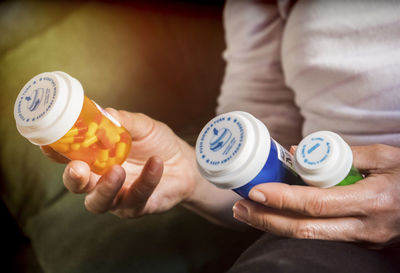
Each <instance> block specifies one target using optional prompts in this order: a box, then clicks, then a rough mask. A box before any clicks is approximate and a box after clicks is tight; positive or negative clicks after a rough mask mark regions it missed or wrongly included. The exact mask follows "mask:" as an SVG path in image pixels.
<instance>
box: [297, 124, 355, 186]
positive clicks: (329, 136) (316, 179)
mask: <svg viewBox="0 0 400 273" xmlns="http://www.w3.org/2000/svg"><path fill="white" fill-rule="evenodd" d="M294 166H295V169H296V171H297V173H298V174H299V175H300V176H301V178H302V179H303V180H304V182H306V183H307V184H308V185H311V186H315V187H320V188H329V187H332V186H342V185H350V184H353V183H355V182H357V181H359V180H361V179H363V176H362V175H361V174H360V173H359V172H358V170H357V169H356V168H355V167H354V166H353V153H352V151H351V149H350V147H349V145H348V144H347V143H346V142H345V141H344V140H343V139H342V138H341V137H340V136H339V135H338V134H336V133H333V132H330V131H319V132H315V133H312V134H310V135H308V136H306V137H305V138H304V139H303V140H302V141H301V142H300V143H299V145H298V147H297V150H296V154H295V161H294Z"/></svg>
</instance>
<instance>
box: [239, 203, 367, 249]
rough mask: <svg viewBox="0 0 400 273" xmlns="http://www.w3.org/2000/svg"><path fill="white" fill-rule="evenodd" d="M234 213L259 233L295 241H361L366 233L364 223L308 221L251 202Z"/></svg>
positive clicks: (309, 219) (307, 219) (347, 220)
mask: <svg viewBox="0 0 400 273" xmlns="http://www.w3.org/2000/svg"><path fill="white" fill-rule="evenodd" d="M233 212H234V217H235V218H236V219H238V220H239V221H242V222H245V223H247V224H249V225H251V226H253V227H255V228H257V229H260V230H263V231H270V232H273V233H274V234H277V235H280V236H286V237H293V238H302V239H324V240H341V241H359V240H362V236H363V230H364V224H363V222H362V221H360V220H359V219H357V218H353V217H345V218H326V219H323V218H322V219H321V218H317V219H316V218H308V217H303V216H298V215H294V214H290V213H287V212H282V211H277V210H274V209H270V208H266V207H264V206H261V205H259V204H256V203H253V202H251V201H248V200H241V201H238V202H237V203H236V204H235V206H234V208H233ZM354 230H357V231H359V232H354Z"/></svg>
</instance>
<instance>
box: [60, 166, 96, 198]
mask: <svg viewBox="0 0 400 273" xmlns="http://www.w3.org/2000/svg"><path fill="white" fill-rule="evenodd" d="M98 178H99V176H98V175H96V174H94V173H92V172H91V171H90V168H89V165H88V164H87V163H86V162H83V161H78V160H73V161H71V162H70V163H69V164H68V165H67V167H66V168H65V169H64V174H63V182H64V185H65V187H66V188H67V189H68V190H69V191H71V192H73V193H86V192H90V191H91V190H92V189H93V187H94V186H95V185H96V182H97V180H98Z"/></svg>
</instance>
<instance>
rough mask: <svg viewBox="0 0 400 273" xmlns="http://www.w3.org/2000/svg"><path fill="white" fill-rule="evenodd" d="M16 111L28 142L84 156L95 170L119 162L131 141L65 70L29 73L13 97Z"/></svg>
mask: <svg viewBox="0 0 400 273" xmlns="http://www.w3.org/2000/svg"><path fill="white" fill-rule="evenodd" d="M14 117H15V120H16V125H17V129H18V131H19V132H20V133H21V135H22V136H24V137H25V138H27V139H28V140H29V141H30V142H32V143H33V144H35V145H49V146H50V147H52V148H53V149H54V150H56V151H57V152H59V153H60V154H62V155H64V156H65V157H67V158H69V159H71V160H82V161H85V162H86V163H87V164H88V165H89V166H90V168H91V170H92V171H93V172H95V173H97V174H104V173H105V172H106V171H107V170H108V168H110V167H111V166H113V165H115V164H118V165H121V164H122V163H123V162H124V161H125V159H126V158H127V156H128V153H129V150H130V147H131V136H130V134H129V133H128V131H127V130H126V129H125V128H124V127H122V126H121V124H119V123H118V121H116V120H115V119H114V118H113V117H112V116H111V115H109V114H108V113H107V112H106V111H104V110H103V109H102V108H101V107H100V106H98V105H97V104H96V103H95V102H94V101H92V100H90V99H89V98H88V97H86V96H85V95H84V92H83V88H82V85H81V84H80V82H79V81H78V80H76V79H75V78H73V77H71V76H69V75H68V74H66V73H64V72H60V71H56V72H45V73H42V74H39V75H37V76H35V77H33V78H32V79H31V80H30V81H29V82H28V83H27V84H26V85H25V86H24V87H23V88H22V90H21V92H20V93H19V95H18V97H17V100H16V102H15V106H14Z"/></svg>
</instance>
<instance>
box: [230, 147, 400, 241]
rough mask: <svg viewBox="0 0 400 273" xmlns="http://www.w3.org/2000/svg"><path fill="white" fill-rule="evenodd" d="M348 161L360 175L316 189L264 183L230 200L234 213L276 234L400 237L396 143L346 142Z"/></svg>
mask: <svg viewBox="0 0 400 273" xmlns="http://www.w3.org/2000/svg"><path fill="white" fill-rule="evenodd" d="M352 151H353V155H354V162H353V163H354V166H355V167H356V168H358V169H359V170H360V171H361V172H362V173H363V174H365V175H366V176H365V178H364V179H362V180H360V181H358V182H357V183H355V184H353V185H347V186H337V187H332V188H328V189H321V188H315V187H307V186H294V185H293V186H292V185H287V184H284V183H265V184H260V185H257V186H255V187H254V188H253V189H252V190H251V191H250V194H249V196H250V199H251V200H252V201H250V200H240V201H238V202H236V204H235V206H234V208H233V212H234V217H235V218H236V219H238V220H240V221H242V222H244V223H247V224H248V225H250V226H252V227H254V228H257V229H260V230H263V231H269V232H272V233H274V234H277V235H281V236H286V237H293V238H302V239H323V240H339V241H352V242H359V243H364V244H366V245H367V246H368V245H369V246H371V247H381V246H384V245H387V244H390V243H393V242H395V241H397V240H398V238H399V237H400V148H397V147H392V146H387V145H382V144H376V145H369V146H356V147H352Z"/></svg>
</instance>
